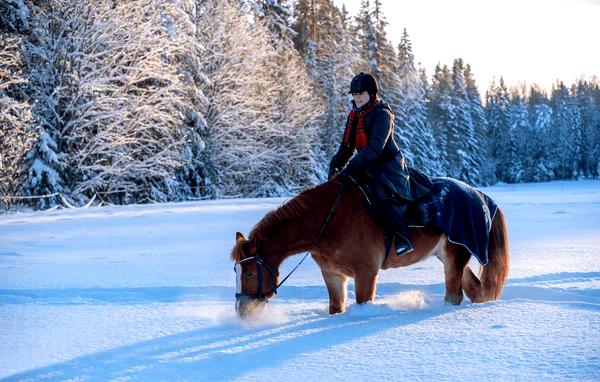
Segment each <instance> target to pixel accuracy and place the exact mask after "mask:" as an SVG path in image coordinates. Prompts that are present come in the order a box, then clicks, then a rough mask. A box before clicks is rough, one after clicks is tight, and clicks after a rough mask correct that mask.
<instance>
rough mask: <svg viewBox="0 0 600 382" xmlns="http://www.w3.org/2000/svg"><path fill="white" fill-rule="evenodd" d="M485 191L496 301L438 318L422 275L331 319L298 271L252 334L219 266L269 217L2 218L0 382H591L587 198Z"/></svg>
mask: <svg viewBox="0 0 600 382" xmlns="http://www.w3.org/2000/svg"><path fill="white" fill-rule="evenodd" d="M484 191H485V192H486V193H488V194H489V195H490V196H492V197H493V198H494V199H495V201H496V202H497V203H498V204H499V206H500V207H501V208H502V209H503V210H504V212H505V214H506V216H507V222H508V228H509V237H510V247H511V272H510V276H509V279H508V282H507V285H506V288H505V291H504V293H503V295H502V297H501V299H500V300H499V301H496V302H491V303H485V304H477V305H475V304H471V303H470V302H468V300H466V301H465V302H464V303H463V305H461V306H459V307H454V306H444V304H443V294H444V285H443V270H442V265H441V263H440V262H439V261H438V260H436V259H428V260H426V261H424V262H422V263H419V264H416V265H414V266H411V267H408V268H402V269H396V270H389V271H384V272H382V273H381V275H380V282H379V288H378V291H377V300H376V303H374V304H368V305H361V306H358V305H353V304H351V305H350V306H349V310H348V312H347V313H345V314H342V315H336V316H330V315H329V314H328V313H327V293H326V290H325V286H324V284H323V281H322V279H321V276H320V272H319V270H318V268H317V267H316V265H315V264H314V262H312V260H307V262H306V263H305V264H303V265H302V267H301V268H300V269H299V270H298V271H297V272H296V273H295V274H294V275H293V276H292V277H291V278H290V279H289V280H288V282H286V285H285V286H284V287H282V289H281V290H280V292H279V295H278V296H277V298H276V299H275V300H274V301H273V302H272V303H271V304H269V307H268V309H267V311H266V312H265V313H264V314H263V315H262V316H260V317H259V318H257V319H255V320H250V321H239V320H238V319H237V318H236V317H235V311H234V304H233V302H234V297H233V295H234V293H235V288H234V287H235V278H234V272H233V264H232V263H231V262H230V260H229V252H230V250H231V247H232V246H233V244H234V239H235V232H236V231H238V230H239V231H242V232H243V233H245V234H247V233H248V231H249V230H250V228H251V227H252V226H253V225H254V224H255V223H256V222H257V221H258V220H259V219H260V218H261V217H262V216H263V215H264V214H265V213H266V212H267V211H268V210H270V209H272V208H275V207H277V206H278V205H280V204H281V203H282V202H283V199H254V200H230V201H203V202H193V203H179V204H161V205H146V206H126V207H104V208H89V209H83V210H55V211H47V212H38V213H18V214H12V215H1V216H0V379H2V380H11V381H12V380H17V381H20V380H24V381H29V380H33V381H38V380H72V381H87V380H97V381H108V380H115V381H125V380H148V381H160V380H169V381H171V380H189V381H219V380H261V379H262V380H282V381H321V380H323V381H338V380H351V381H362V380H394V381H433V380H444V381H446V380H455V381H478V382H480V381H499V380H500V381H599V380H600V181H580V182H553V183H544V184H523V185H498V186H494V187H490V188H486V189H484ZM298 260H299V257H298V256H296V257H292V258H291V259H290V260H289V261H287V262H286V263H285V264H284V269H283V272H285V271H287V270H290V269H291V268H292V267H293V266H294V265H295V263H296V262H297V261H298ZM351 290H352V286H351ZM351 297H352V293H351Z"/></svg>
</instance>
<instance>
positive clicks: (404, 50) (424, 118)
mask: <svg viewBox="0 0 600 382" xmlns="http://www.w3.org/2000/svg"><path fill="white" fill-rule="evenodd" d="M396 74H397V77H398V87H397V88H396V89H395V90H396V93H397V96H396V97H394V98H395V100H394V101H395V104H394V105H393V107H394V112H395V113H396V115H395V122H396V125H397V127H398V129H397V131H399V136H400V142H399V143H401V145H402V150H403V152H404V155H405V157H406V159H407V161H408V163H409V164H410V165H411V166H415V167H416V168H418V169H420V170H421V171H424V172H425V173H428V174H431V175H439V174H440V172H441V167H440V155H439V152H438V150H437V145H436V142H435V138H434V136H433V129H432V127H431V123H430V120H429V113H428V110H427V105H426V99H425V89H424V87H423V82H422V79H421V77H420V75H419V72H418V71H417V69H416V68H415V63H414V55H413V53H412V46H411V43H410V39H409V37H408V33H407V32H406V29H404V32H403V34H402V37H401V39H400V44H399V45H398V69H397V73H396Z"/></svg>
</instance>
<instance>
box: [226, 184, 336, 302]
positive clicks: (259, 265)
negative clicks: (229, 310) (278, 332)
mask: <svg viewBox="0 0 600 382" xmlns="http://www.w3.org/2000/svg"><path fill="white" fill-rule="evenodd" d="M343 190H344V182H342V183H341V186H340V189H339V191H338V192H337V195H336V197H335V200H334V201H333V204H332V205H331V207H330V208H329V212H328V213H327V216H325V219H324V220H323V223H321V228H320V229H319V233H318V234H317V236H316V237H315V238H314V239H313V241H312V242H311V244H310V248H314V247H315V246H316V245H317V242H318V241H319V239H320V238H321V236H322V235H323V232H325V228H326V227H327V224H329V220H331V216H332V215H333V212H334V211H335V209H336V207H337V206H338V204H339V203H340V199H341V197H342V191H343ZM309 254H310V249H309V250H308V251H306V253H305V254H304V257H303V258H302V260H300V262H299V263H298V264H297V265H296V266H295V267H294V269H292V270H291V271H290V273H288V275H287V276H285V277H284V279H283V280H282V281H281V282H280V283H279V284H275V278H276V277H277V273H276V272H275V271H274V270H273V268H271V266H269V264H267V263H266V262H265V261H264V260H263V258H262V257H261V255H260V250H259V249H258V248H257V249H256V252H255V253H254V256H250V257H246V258H245V259H243V260H240V261H238V262H236V263H235V267H234V270H235V272H236V274H238V272H241V264H242V263H245V262H246V261H256V273H257V277H258V285H257V287H256V293H254V294H248V293H242V292H241V285H238V290H237V292H236V294H235V298H236V299H239V298H242V297H244V298H248V299H251V300H261V301H267V300H268V299H269V297H271V296H272V295H274V294H277V289H279V287H280V286H281V285H283V283H284V282H285V281H286V280H287V279H288V278H289V277H290V276H291V275H292V273H294V272H295V271H296V269H298V267H299V266H300V264H302V263H303V262H304V260H306V258H307V257H308V255H309ZM263 269H265V270H266V271H267V272H269V274H270V275H271V282H272V286H271V290H270V291H268V292H267V293H264V292H263V291H262V283H263ZM238 279H239V280H240V282H241V275H240V274H238Z"/></svg>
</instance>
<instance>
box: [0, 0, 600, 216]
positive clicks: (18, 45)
mask: <svg viewBox="0 0 600 382" xmlns="http://www.w3.org/2000/svg"><path fill="white" fill-rule="evenodd" d="M386 25H387V21H386V19H385V16H384V14H383V12H382V11H381V1H380V0H374V1H372V2H371V1H368V0H363V2H362V4H361V9H360V12H359V13H358V15H357V16H356V17H353V18H352V17H350V16H349V15H348V13H347V12H346V10H345V9H344V8H342V9H339V8H338V7H336V6H335V5H334V4H333V2H332V1H331V0H297V1H295V2H293V3H292V2H291V1H289V0H210V1H209V0H177V1H168V2H166V1H142V0H129V1H122V0H106V1H100V0H81V1H71V0H31V1H25V0H2V1H0V46H1V47H2V49H1V50H0V204H1V205H2V206H3V207H5V208H6V207H11V206H13V205H18V204H26V205H30V206H33V207H36V208H50V207H53V206H57V205H65V204H67V205H84V204H86V203H89V202H91V201H103V202H105V203H115V204H126V203H146V202H163V201H179V200H189V199H194V198H224V197H267V196H281V195H290V194H293V193H296V192H298V191H299V190H301V189H304V188H306V187H310V186H312V185H315V184H318V183H319V182H322V181H323V180H324V179H325V177H326V169H327V166H328V161H329V158H330V157H331V155H332V153H333V152H334V151H335V150H336V149H337V145H338V144H339V141H340V139H341V134H342V130H343V128H344V124H345V118H346V116H347V113H348V107H349V103H348V98H347V90H348V84H349V82H350V79H351V78H352V76H353V75H354V74H355V73H358V72H360V71H368V72H371V73H373V74H374V75H375V77H376V78H377V79H378V80H379V83H380V87H381V89H382V92H381V97H382V99H383V100H384V101H386V102H388V103H389V104H390V106H391V107H392V109H393V110H394V112H395V136H396V138H397V139H398V142H399V143H400V145H401V146H402V150H403V151H404V154H405V156H406V158H407V160H408V161H409V163H410V164H411V165H412V166H415V167H417V168H419V169H421V170H423V171H424V172H426V173H428V174H429V175H434V176H451V177H455V178H458V179H461V180H464V181H466V182H469V183H472V184H475V185H487V184H493V183H495V182H498V181H503V182H529V181H546V180H553V179H572V178H579V177H598V174H599V171H600V168H599V167H600V161H599V159H598V158H600V88H599V83H598V81H596V80H593V81H584V80H581V81H578V82H577V83H575V84H572V85H571V86H569V87H567V86H566V85H564V84H563V83H562V82H557V83H556V85H555V86H554V87H553V89H552V92H551V94H546V93H545V92H544V91H543V90H541V89H540V88H539V87H537V86H533V87H531V88H525V87H523V86H521V87H514V88H510V89H509V88H507V86H506V84H504V82H503V80H502V79H501V78H500V80H499V83H498V84H496V83H493V84H491V85H490V87H489V89H488V91H487V92H486V94H485V95H484V96H483V99H482V96H481V95H480V94H479V91H478V87H477V84H476V83H475V80H474V76H473V72H472V68H471V67H470V65H468V64H467V63H465V62H464V61H463V60H462V59H460V58H458V59H456V60H454V62H453V63H452V64H451V65H450V66H448V65H441V64H440V65H438V66H437V67H436V68H435V70H434V72H433V73H432V74H431V76H429V75H428V74H427V73H426V71H425V69H424V68H421V67H420V66H419V65H417V64H415V58H414V56H413V53H412V45H411V41H410V37H409V35H408V33H407V31H404V33H403V35H402V36H401V40H400V43H399V45H398V46H397V47H394V46H393V44H392V43H391V42H390V40H389V39H388V37H387V35H386V32H385V27H386Z"/></svg>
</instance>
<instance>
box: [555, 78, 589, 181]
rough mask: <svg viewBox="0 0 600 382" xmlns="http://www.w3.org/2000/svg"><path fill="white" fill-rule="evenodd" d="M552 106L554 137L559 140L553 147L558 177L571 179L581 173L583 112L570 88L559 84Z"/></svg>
mask: <svg viewBox="0 0 600 382" xmlns="http://www.w3.org/2000/svg"><path fill="white" fill-rule="evenodd" d="M550 101H551V104H552V108H553V110H554V114H553V115H554V118H553V120H552V122H553V126H552V136H554V137H556V138H557V139H556V140H555V141H554V146H553V147H552V153H553V157H554V159H555V163H556V171H557V174H556V175H557V177H558V178H559V179H571V178H575V177H578V176H579V175H581V174H580V173H579V163H578V161H579V158H580V153H581V146H582V122H583V121H582V118H581V111H580V109H579V107H578V105H577V104H576V102H575V100H574V99H573V97H572V96H571V94H570V93H569V90H568V88H567V87H566V86H565V85H564V84H563V83H562V82H559V83H557V84H556V85H555V86H554V87H553V89H552V96H551V99H550Z"/></svg>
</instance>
